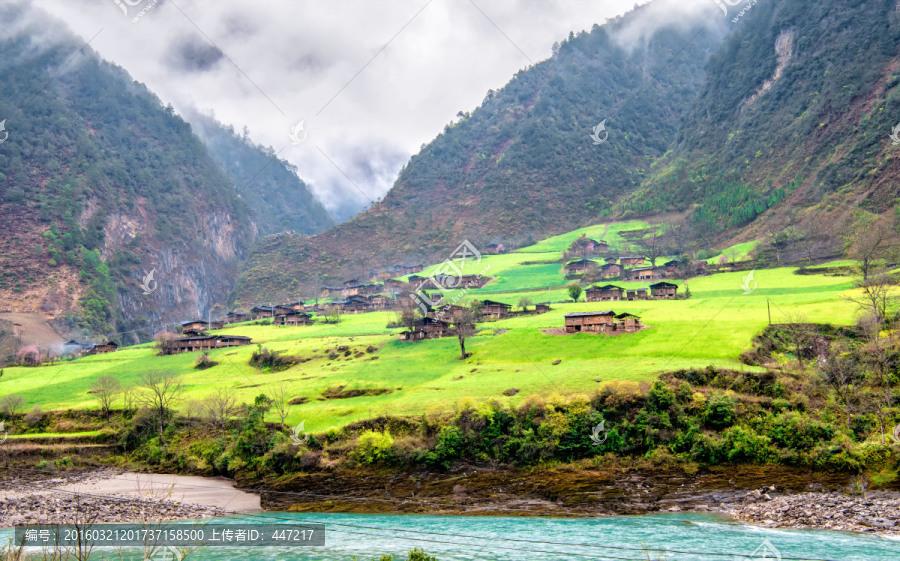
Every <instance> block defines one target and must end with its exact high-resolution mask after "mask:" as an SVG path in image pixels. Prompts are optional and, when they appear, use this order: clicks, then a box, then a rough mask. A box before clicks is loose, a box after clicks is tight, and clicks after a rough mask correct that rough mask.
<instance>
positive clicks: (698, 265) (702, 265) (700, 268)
mask: <svg viewBox="0 0 900 561" xmlns="http://www.w3.org/2000/svg"><path fill="white" fill-rule="evenodd" d="M706 265H707V263H706V261H694V262H692V263H691V269H692V270H693V271H694V274H695V275H702V274H704V273H706Z"/></svg>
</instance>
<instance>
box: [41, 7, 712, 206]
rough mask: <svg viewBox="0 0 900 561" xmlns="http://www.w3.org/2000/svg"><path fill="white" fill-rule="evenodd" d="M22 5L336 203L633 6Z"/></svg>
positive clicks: (374, 185) (393, 171)
mask: <svg viewBox="0 0 900 561" xmlns="http://www.w3.org/2000/svg"><path fill="white" fill-rule="evenodd" d="M691 1H695V0H691ZM33 2H34V4H35V5H36V6H39V7H41V8H43V9H45V10H46V11H48V12H50V13H51V14H53V15H55V16H56V17H58V18H59V19H61V20H63V21H64V22H66V23H67V24H68V25H69V26H70V27H71V28H72V30H73V31H74V32H75V33H77V34H78V35H80V36H81V37H83V38H85V39H89V38H91V37H94V39H93V40H92V41H91V47H93V48H94V49H95V50H96V51H98V52H99V53H100V55H101V56H103V57H104V58H106V59H107V60H110V61H112V62H114V63H116V64H118V65H120V66H122V67H124V68H125V69H126V70H127V71H128V72H129V73H130V74H131V75H132V76H133V77H134V78H135V79H136V80H138V81H140V82H144V83H145V84H147V86H148V87H149V88H150V89H151V90H153V91H154V92H155V93H156V94H157V95H159V97H160V98H161V99H162V100H163V101H164V102H165V103H171V104H172V105H173V106H174V107H175V109H176V111H178V112H179V113H184V112H185V111H187V110H190V109H191V108H192V107H193V108H196V109H198V110H200V111H203V112H206V113H214V114H215V116H216V118H217V119H219V120H220V121H222V122H224V123H226V124H230V125H233V126H234V127H235V129H236V130H241V129H242V128H243V127H245V126H246V127H247V129H248V130H249V133H250V136H251V137H252V138H253V140H254V141H256V142H258V143H261V144H264V145H270V146H272V147H273V148H274V149H275V150H276V151H277V152H278V153H279V155H280V157H282V158H284V159H286V160H288V161H290V162H292V163H294V164H295V165H296V166H297V167H298V168H299V174H300V176H301V177H302V178H303V179H304V180H306V181H307V182H308V183H309V184H310V185H311V186H312V188H313V189H314V191H315V192H316V194H317V195H319V197H320V198H321V199H322V201H323V202H324V203H325V204H326V206H327V207H328V208H330V209H336V208H339V207H341V206H342V205H343V204H345V203H347V202H348V200H355V201H357V202H359V203H362V202H368V201H366V198H367V199H375V198H376V197H378V196H381V195H383V194H384V193H385V192H386V191H387V190H388V189H389V188H390V186H391V184H392V183H393V181H394V179H395V178H396V175H397V172H398V171H399V169H400V167H401V166H402V165H403V164H404V163H405V162H406V161H407V159H408V158H409V156H410V155H412V154H413V153H415V152H417V151H418V149H419V147H420V146H421V145H422V144H424V143H427V142H429V141H430V140H431V139H432V138H434V137H435V135H437V134H438V133H439V132H440V131H441V130H442V129H443V127H444V125H446V124H447V123H449V122H450V121H452V120H453V119H454V118H455V115H456V113H457V112H458V111H470V110H472V109H473V108H474V107H476V106H478V105H479V104H480V103H481V100H482V99H483V98H484V95H485V93H486V92H487V90H488V89H491V88H493V89H498V88H501V87H502V86H503V85H504V84H505V83H506V82H507V81H508V80H509V79H510V78H511V77H512V76H513V75H514V74H515V73H516V72H517V71H518V70H519V69H521V68H524V67H526V66H528V65H530V64H532V63H535V62H539V61H541V60H544V59H546V58H548V57H549V56H550V52H551V47H552V45H553V43H554V42H555V41H561V40H563V39H564V38H565V37H566V36H567V35H568V34H569V31H572V30H574V31H576V32H578V31H580V30H582V29H590V28H591V26H592V25H593V24H594V23H600V24H602V23H603V22H604V21H606V20H607V19H608V18H610V17H614V16H616V15H620V14H622V13H624V12H625V11H627V10H629V9H631V8H632V7H633V6H634V5H635V4H640V3H643V0H642V1H640V2H635V0H558V1H548V0H474V1H470V0H431V1H429V0H315V1H307V0H268V1H266V0H158V2H157V0H33ZM712 2H713V0H706V4H707V5H708V4H711V3H712ZM130 4H136V5H135V6H130ZM142 9H143V10H144V12H143V14H142V12H141V10H142ZM126 11H127V15H126ZM135 19H137V21H136V22H135V21H134V20H135ZM98 33H99V34H98ZM95 36H96V37H95ZM300 120H303V128H304V131H303V133H300V134H299V135H298V138H304V135H305V140H304V141H303V142H301V143H299V144H293V143H292V141H291V139H290V137H289V134H290V132H291V130H292V128H293V127H294V126H295V125H296V124H297V123H298V122H299V121H300ZM354 185H355V186H354ZM357 187H358V188H359V190H361V191H363V192H364V195H365V198H364V195H363V194H361V193H360V192H359V191H358V190H357Z"/></svg>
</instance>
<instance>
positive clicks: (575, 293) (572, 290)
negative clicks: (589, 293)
mask: <svg viewBox="0 0 900 561" xmlns="http://www.w3.org/2000/svg"><path fill="white" fill-rule="evenodd" d="M566 292H568V293H569V298H571V299H572V301H573V302H578V299H579V298H580V297H581V293H582V292H583V291H582V289H581V286H580V285H579V284H578V283H575V282H573V283H572V284H570V285H569V286H567V287H566Z"/></svg>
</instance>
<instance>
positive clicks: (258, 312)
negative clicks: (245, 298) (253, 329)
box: [250, 306, 275, 319]
mask: <svg viewBox="0 0 900 561" xmlns="http://www.w3.org/2000/svg"><path fill="white" fill-rule="evenodd" d="M274 315H275V308H273V307H272V306H253V307H252V308H250V316H251V317H252V318H253V319H263V318H270V317H272V316H274Z"/></svg>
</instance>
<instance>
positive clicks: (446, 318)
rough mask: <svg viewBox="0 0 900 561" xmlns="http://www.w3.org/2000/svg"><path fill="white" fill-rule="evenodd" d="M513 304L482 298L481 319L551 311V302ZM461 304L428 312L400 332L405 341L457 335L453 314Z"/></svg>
mask: <svg viewBox="0 0 900 561" xmlns="http://www.w3.org/2000/svg"><path fill="white" fill-rule="evenodd" d="M512 308H513V307H512V305H511V304H505V303H503V302H496V301H494V300H482V301H481V306H480V307H479V308H478V312H479V313H480V314H481V321H492V320H498V319H505V318H510V317H515V316H520V315H533V314H544V313H547V312H549V311H550V309H551V308H550V305H549V304H543V303H542V304H536V305H535V307H534V309H532V310H517V311H513V309H512ZM462 309H463V308H462V307H461V306H455V305H447V306H443V307H441V308H438V309H437V310H435V311H433V312H430V313H428V314H427V315H425V317H422V318H419V319H417V320H416V321H415V322H414V323H413V326H412V330H411V331H405V332H403V333H401V334H400V338H401V339H403V340H404V341H421V340H422V339H437V338H439V337H451V336H454V335H456V332H455V331H454V330H453V321H452V318H453V314H454V312H456V311H460V310H462Z"/></svg>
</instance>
